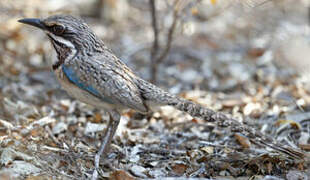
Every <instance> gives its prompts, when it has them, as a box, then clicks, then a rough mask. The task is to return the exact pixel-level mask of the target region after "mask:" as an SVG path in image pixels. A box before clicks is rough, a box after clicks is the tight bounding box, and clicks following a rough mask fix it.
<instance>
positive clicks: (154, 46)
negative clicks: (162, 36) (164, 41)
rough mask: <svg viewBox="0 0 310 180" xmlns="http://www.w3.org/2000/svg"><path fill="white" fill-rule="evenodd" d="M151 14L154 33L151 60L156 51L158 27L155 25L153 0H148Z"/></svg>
mask: <svg viewBox="0 0 310 180" xmlns="http://www.w3.org/2000/svg"><path fill="white" fill-rule="evenodd" d="M149 3H150V8H151V16H152V28H153V33H154V42H153V47H152V50H151V60H152V61H153V60H154V57H155V54H156V53H157V52H158V27H157V15H156V6H155V0H150V1H149Z"/></svg>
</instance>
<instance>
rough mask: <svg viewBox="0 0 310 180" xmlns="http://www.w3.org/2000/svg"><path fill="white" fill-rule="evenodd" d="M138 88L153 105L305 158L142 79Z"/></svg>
mask: <svg viewBox="0 0 310 180" xmlns="http://www.w3.org/2000/svg"><path fill="white" fill-rule="evenodd" d="M138 87H139V89H140V90H141V94H142V96H143V97H144V98H145V99H146V100H149V101H151V102H153V103H155V104H158V105H170V106H173V107H175V108H176V109H178V110H180V111H183V112H186V113H188V114H190V115H191V116H193V117H198V118H201V119H203V120H205V121H208V122H214V123H215V124H216V125H217V126H219V127H226V128H229V129H230V131H231V132H239V133H242V134H244V135H245V136H246V137H248V138H249V139H250V140H251V142H253V143H254V144H260V145H265V146H268V147H270V148H272V149H274V150H276V151H279V152H282V153H284V154H287V155H289V156H291V157H294V158H298V159H304V158H305V157H306V155H305V154H304V153H303V152H301V151H300V150H298V149H293V148H290V147H284V146H283V145H282V144H278V143H277V142H276V141H275V139H274V138H272V137H269V136H267V135H264V134H262V133H261V132H260V131H258V130H256V129H255V128H252V127H250V126H248V125H246V124H243V123H241V122H239V121H237V120H235V119H233V118H230V117H228V116H227V115H225V114H224V113H221V112H216V111H214V110H212V109H209V108H206V107H203V106H202V105H200V104H197V103H194V102H192V101H189V100H186V99H183V98H180V97H177V96H175V95H172V94H170V93H168V92H166V91H164V90H162V89H160V88H158V87H156V86H155V85H153V84H151V83H149V82H146V81H144V80H143V79H140V80H139V82H138Z"/></svg>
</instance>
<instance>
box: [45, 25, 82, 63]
mask: <svg viewBox="0 0 310 180" xmlns="http://www.w3.org/2000/svg"><path fill="white" fill-rule="evenodd" d="M46 33H47V34H48V35H49V36H50V37H51V38H53V39H54V41H57V42H59V43H61V44H64V45H65V46H66V47H68V48H70V50H71V54H70V55H69V56H68V57H67V58H66V59H65V60H69V59H71V58H72V57H73V56H74V55H75V54H76V51H77V50H76V49H75V47H74V45H73V44H72V43H71V42H70V41H69V40H66V39H64V38H62V37H60V36H56V35H54V34H53V33H51V32H49V31H46Z"/></svg>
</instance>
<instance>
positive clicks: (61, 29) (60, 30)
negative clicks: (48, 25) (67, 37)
mask: <svg viewBox="0 0 310 180" xmlns="http://www.w3.org/2000/svg"><path fill="white" fill-rule="evenodd" d="M52 31H53V33H54V34H56V35H61V34H62V33H63V32H64V31H65V27H63V26H61V25H54V26H53V27H52Z"/></svg>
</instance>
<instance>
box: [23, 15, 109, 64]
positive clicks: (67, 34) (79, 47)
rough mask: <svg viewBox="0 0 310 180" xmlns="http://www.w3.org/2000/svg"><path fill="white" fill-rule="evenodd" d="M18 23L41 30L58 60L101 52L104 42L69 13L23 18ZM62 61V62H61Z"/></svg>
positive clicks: (80, 20) (81, 21)
mask: <svg viewBox="0 0 310 180" xmlns="http://www.w3.org/2000/svg"><path fill="white" fill-rule="evenodd" d="M19 22H20V23H24V24H28V25H31V26H34V27H37V28H39V29H41V30H43V31H44V32H45V33H46V34H47V36H48V37H49V39H50V41H51V43H52V45H53V46H54V48H55V50H56V52H57V54H58V60H59V61H63V62H64V61H65V60H66V59H68V57H69V58H70V57H71V58H72V57H73V56H74V55H75V54H77V53H82V54H86V55H87V54H91V53H94V52H102V51H103V50H104V44H103V42H102V41H101V40H100V38H98V37H97V36H96V35H95V34H94V33H93V31H92V30H91V29H90V28H89V26H88V25H87V24H86V23H85V22H84V21H83V20H82V19H79V18H75V17H73V16H69V15H54V16H50V17H48V18H46V19H36V18H25V19H21V20H19ZM63 62H62V63H63Z"/></svg>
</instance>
